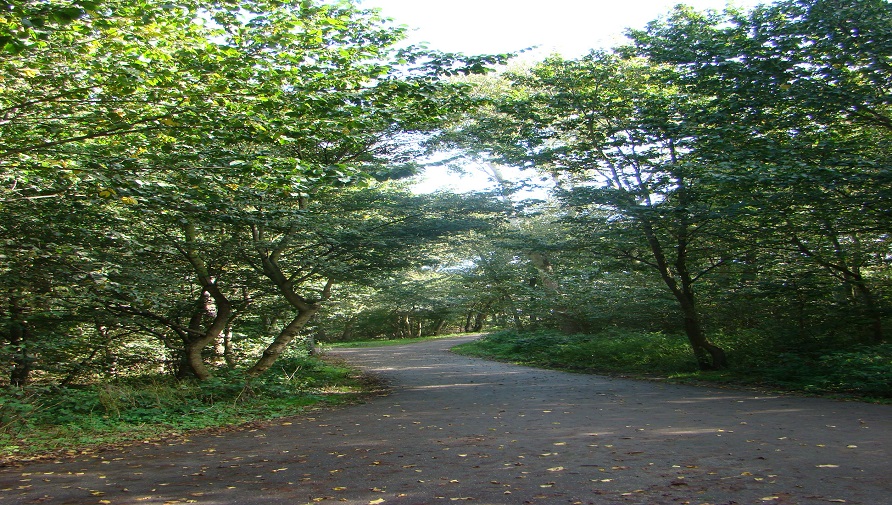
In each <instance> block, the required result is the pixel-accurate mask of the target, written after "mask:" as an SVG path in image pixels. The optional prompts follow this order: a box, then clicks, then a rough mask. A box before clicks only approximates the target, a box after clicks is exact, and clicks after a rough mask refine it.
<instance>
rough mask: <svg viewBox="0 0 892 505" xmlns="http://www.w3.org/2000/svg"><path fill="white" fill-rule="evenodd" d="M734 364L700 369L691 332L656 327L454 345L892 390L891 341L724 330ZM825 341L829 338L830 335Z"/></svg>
mask: <svg viewBox="0 0 892 505" xmlns="http://www.w3.org/2000/svg"><path fill="white" fill-rule="evenodd" d="M715 341H716V343H717V344H718V345H720V346H721V347H722V348H724V349H725V350H726V352H727V353H728V358H729V361H730V363H731V368H730V369H728V370H723V371H719V372H715V371H713V372H701V371H699V370H698V369H697V366H696V363H695V361H694V359H693V354H692V352H691V350H690V347H689V345H688V342H687V339H686V338H685V337H683V336H680V335H667V334H663V333H653V332H623V331H619V330H610V331H605V332H602V333H599V334H595V335H563V334H560V333H557V332H554V331H550V332H549V331H539V332H531V333H523V332H517V331H504V332H499V333H494V334H491V335H488V336H486V337H484V338H482V339H480V340H477V341H475V342H471V343H468V344H464V345H461V346H458V347H456V348H455V350H456V351H457V352H459V353H461V354H467V355H473V356H480V357H486V358H495V359H499V360H504V361H511V362H514V363H521V364H525V365H532V366H542V367H546V368H555V369H562V370H571V371H582V372H592V373H621V374H627V375H628V374H631V375H638V376H642V377H647V376H653V375H655V374H657V375H661V376H665V377H668V378H673V379H676V380H690V379H694V380H700V381H703V380H706V381H712V382H721V383H724V384H727V383H737V384H741V385H744V384H748V385H752V384H758V385H761V386H767V387H774V388H782V389H786V390H790V391H799V392H804V393H809V394H830V395H847V396H857V397H861V398H871V399H889V398H892V381H890V380H889V377H892V344H881V345H873V346H856V347H847V348H842V349H840V348H833V347H824V348H821V347H820V346H819V345H818V343H819V342H815V343H813V346H812V347H810V348H808V349H807V350H804V351H801V352H797V353H793V352H790V351H789V349H787V348H778V345H777V343H776V341H775V340H774V339H772V338H771V337H770V336H767V335H762V334H759V333H757V332H755V331H751V332H741V333H737V334H734V335H719V336H717V337H716V338H715ZM823 343H824V345H825V346H826V345H827V344H828V343H829V341H824V342H823Z"/></svg>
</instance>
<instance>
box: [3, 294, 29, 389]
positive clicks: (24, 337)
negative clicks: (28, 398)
mask: <svg viewBox="0 0 892 505" xmlns="http://www.w3.org/2000/svg"><path fill="white" fill-rule="evenodd" d="M9 313H10V321H9V329H8V331H9V344H10V348H11V349H12V353H13V354H12V370H10V372H9V383H10V384H12V385H13V386H15V387H23V386H26V385H27V384H28V381H29V380H30V378H31V358H30V356H28V340H29V338H28V337H29V336H30V332H29V331H28V326H27V322H26V321H25V319H24V317H23V316H24V313H25V310H24V308H23V307H22V306H21V305H20V304H19V302H18V299H17V298H16V297H15V296H11V297H10V307H9Z"/></svg>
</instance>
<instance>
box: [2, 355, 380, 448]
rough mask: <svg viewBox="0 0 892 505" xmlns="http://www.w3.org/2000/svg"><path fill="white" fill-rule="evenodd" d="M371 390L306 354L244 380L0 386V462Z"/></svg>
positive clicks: (351, 374)
mask: <svg viewBox="0 0 892 505" xmlns="http://www.w3.org/2000/svg"><path fill="white" fill-rule="evenodd" d="M374 390H377V385H375V384H373V383H371V382H369V381H368V379H367V378H365V377H362V376H360V375H358V374H357V373H356V372H355V370H353V369H350V368H347V367H346V366H343V365H341V364H338V363H334V362H331V361H327V362H325V361H320V360H318V359H315V358H306V357H302V358H287V359H282V360H280V361H279V362H278V363H277V364H276V365H275V366H274V367H273V368H272V369H271V370H269V371H268V372H267V373H266V374H264V375H262V376H261V377H258V378H255V379H253V380H251V381H250V382H248V381H246V380H245V377H243V376H239V374H238V373H235V372H231V371H226V370H219V371H218V372H217V375H215V377H214V378H212V379H210V380H208V381H205V382H202V383H198V382H189V381H185V382H183V381H175V380H173V379H169V378H159V377H152V378H148V377H146V378H131V379H128V380H121V381H116V382H112V383H104V384H91V385H84V386H78V387H66V388H48V387H29V388H23V389H20V388H10V389H6V390H2V391H0V460H16V459H26V458H30V457H36V456H40V455H48V454H58V453H60V452H61V453H70V454H78V453H83V452H89V451H91V450H94V449H95V448H96V447H98V446H102V445H105V444H112V443H114V444H121V443H127V442H140V441H143V440H146V439H157V438H167V437H176V436H182V435H186V434H189V433H194V432H196V431H200V430H214V429H225V428H226V427H231V426H236V425H243V424H246V423H251V422H257V421H264V420H272V419H277V418H281V417H286V416H293V415H296V414H299V413H300V412H302V411H304V410H306V409H308V408H318V407H321V406H325V405H336V404H340V403H346V402H353V401H356V400H358V399H359V398H361V397H363V396H364V395H366V394H368V393H370V392H372V391H374Z"/></svg>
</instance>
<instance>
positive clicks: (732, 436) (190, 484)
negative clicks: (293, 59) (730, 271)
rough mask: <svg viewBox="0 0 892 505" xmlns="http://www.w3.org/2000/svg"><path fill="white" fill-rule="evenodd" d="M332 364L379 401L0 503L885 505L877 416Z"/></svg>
mask: <svg viewBox="0 0 892 505" xmlns="http://www.w3.org/2000/svg"><path fill="white" fill-rule="evenodd" d="M471 338H474V337H457V338H450V339H443V340H435V341H429V342H424V343H418V344H410V345H403V346H394V347H380V348H362V349H343V350H337V351H334V352H332V354H334V355H336V356H338V357H340V358H343V359H345V360H347V361H348V362H350V363H352V364H354V365H356V366H359V367H361V368H364V369H365V370H367V371H369V372H370V373H373V374H376V375H379V376H381V377H382V378H384V379H385V380H386V381H387V382H388V383H389V384H390V387H391V391H390V393H389V394H387V395H385V396H382V397H378V398H374V399H372V400H370V401H368V402H366V403H364V404H360V405H353V406H349V407H345V408H337V409H322V410H318V411H314V412H310V413H308V414H306V415H303V416H299V417H295V418H289V419H284V420H278V421H276V422H273V423H269V424H267V425H264V426H261V427H252V428H246V429H244V430H237V431H233V432H228V433H222V434H216V435H199V436H195V437H192V438H191V439H189V440H175V441H169V442H166V443H157V444H144V445H137V446H132V447H124V448H121V449H119V450H115V451H106V452H102V453H99V454H95V455H89V456H83V457H78V458H74V459H59V460H57V461H51V462H37V463H29V464H24V465H21V466H17V467H7V468H3V469H0V503H21V504H26V503H53V504H56V503H58V504H114V505H121V504H177V503H199V504H207V505H214V504H235V503H238V504H274V503H275V504H279V503H281V504H288V505H301V504H313V503H323V504H334V503H348V504H354V505H368V504H370V505H378V504H382V505H396V504H401V505H408V504H419V505H420V504H439V503H443V504H445V503H464V502H470V503H477V504H506V505H517V504H539V503H541V504H559V503H567V504H642V505H645V504H647V505H651V504H711V505H720V504H722V505H731V504H804V505H811V504H826V503H847V504H865V505H892V479H890V476H892V462H890V459H889V457H890V454H889V452H890V451H889V450H890V447H892V406H886V405H871V404H863V403H854V402H841V401H833V400H825V399H815V398H799V397H791V396H778V395H773V394H757V393H753V392H746V391H735V390H724V389H716V388H704V387H694V386H679V385H668V384H662V383H659V382H645V381H634V380H626V379H618V378H608V377H602V376H593V375H582V374H570V373H563V372H555V371H548V370H539V369H533V368H527V367H520V366H515V365H510V364H505V363H497V362H489V361H483V360H479V359H474V358H467V357H462V356H458V355H455V354H452V353H450V352H448V349H449V348H450V347H452V346H454V345H456V344H458V343H461V342H465V341H467V340H469V339H471Z"/></svg>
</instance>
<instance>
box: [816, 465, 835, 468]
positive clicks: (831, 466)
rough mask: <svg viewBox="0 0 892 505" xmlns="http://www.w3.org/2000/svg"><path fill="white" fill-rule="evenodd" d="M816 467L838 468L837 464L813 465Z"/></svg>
mask: <svg viewBox="0 0 892 505" xmlns="http://www.w3.org/2000/svg"><path fill="white" fill-rule="evenodd" d="M815 466H816V467H817V468H839V465H815Z"/></svg>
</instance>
